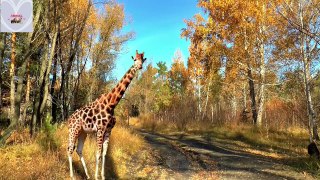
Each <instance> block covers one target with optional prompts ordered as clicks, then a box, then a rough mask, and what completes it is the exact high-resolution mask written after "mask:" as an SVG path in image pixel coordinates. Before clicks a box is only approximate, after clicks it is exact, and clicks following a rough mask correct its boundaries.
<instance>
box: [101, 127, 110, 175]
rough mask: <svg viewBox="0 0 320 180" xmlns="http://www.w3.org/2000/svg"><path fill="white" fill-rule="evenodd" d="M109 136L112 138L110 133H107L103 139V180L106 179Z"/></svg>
mask: <svg viewBox="0 0 320 180" xmlns="http://www.w3.org/2000/svg"><path fill="white" fill-rule="evenodd" d="M109 136H110V132H107V133H105V135H104V139H103V152H102V166H101V178H102V179H105V163H106V155H107V150H108V144H109Z"/></svg>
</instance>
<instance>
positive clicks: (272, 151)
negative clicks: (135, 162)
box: [131, 118, 320, 178]
mask: <svg viewBox="0 0 320 180" xmlns="http://www.w3.org/2000/svg"><path fill="white" fill-rule="evenodd" d="M131 122H132V125H135V126H136V127H138V128H144V129H147V130H149V131H156V132H160V133H177V132H179V133H181V130H179V129H178V128H177V126H178V125H176V124H174V123H165V122H159V121H157V120H153V119H148V118H142V119H132V120H131ZM183 133H186V134H194V135H200V136H202V137H203V138H205V139H206V140H208V141H212V140H214V141H221V142H222V143H223V142H227V143H228V144H230V145H232V148H234V149H238V150H241V151H247V152H250V153H253V154H258V155H262V156H266V157H270V158H274V159H278V160H279V161H283V162H284V163H285V164H287V165H289V166H291V167H293V168H295V169H296V170H297V171H301V172H304V171H306V172H309V173H312V174H314V175H315V176H317V177H319V178H320V162H319V161H317V160H315V159H312V158H310V157H309V155H308V153H307V146H308V144H309V140H308V137H309V135H308V132H307V130H306V129H302V128H300V127H288V128H286V129H281V130H273V129H266V128H261V129H258V128H256V127H254V126H252V125H248V124H241V123H237V124H236V123H234V124H231V125H220V126H215V125H214V124H212V123H210V122H201V121H189V122H188V123H187V125H186V129H185V130H184V131H183ZM319 148H320V147H319Z"/></svg>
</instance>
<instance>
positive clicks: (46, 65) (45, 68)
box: [36, 32, 58, 127]
mask: <svg viewBox="0 0 320 180" xmlns="http://www.w3.org/2000/svg"><path fill="white" fill-rule="evenodd" d="M57 34H58V33H57V32H55V34H54V35H53V38H52V41H51V42H52V44H51V46H50V47H51V49H49V48H48V47H49V39H47V40H46V41H47V43H46V46H47V48H46V53H45V57H44V62H43V64H42V65H41V70H40V77H42V79H40V81H41V85H40V96H39V104H38V107H37V114H36V119H37V121H36V122H37V127H41V126H42V119H41V116H42V114H43V112H44V109H45V107H46V104H47V99H48V95H49V84H50V83H49V73H50V70H51V64H52V59H53V56H54V52H55V46H56V40H57Z"/></svg>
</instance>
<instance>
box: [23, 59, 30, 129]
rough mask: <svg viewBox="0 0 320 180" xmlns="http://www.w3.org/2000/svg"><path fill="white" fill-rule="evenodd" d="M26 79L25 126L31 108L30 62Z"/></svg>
mask: <svg viewBox="0 0 320 180" xmlns="http://www.w3.org/2000/svg"><path fill="white" fill-rule="evenodd" d="M26 71H27V72H26V78H27V86H26V97H25V104H24V108H23V110H22V117H21V119H22V121H23V123H24V124H26V122H27V110H28V107H29V106H30V88H31V80H30V60H28V62H27V70H26Z"/></svg>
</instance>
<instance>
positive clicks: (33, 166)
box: [0, 125, 144, 179]
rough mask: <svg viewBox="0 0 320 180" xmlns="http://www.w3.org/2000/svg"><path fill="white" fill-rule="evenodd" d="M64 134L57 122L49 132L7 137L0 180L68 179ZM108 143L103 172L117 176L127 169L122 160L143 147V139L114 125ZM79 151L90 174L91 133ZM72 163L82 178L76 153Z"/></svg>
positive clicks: (63, 127)
mask: <svg viewBox="0 0 320 180" xmlns="http://www.w3.org/2000/svg"><path fill="white" fill-rule="evenodd" d="M49 136H52V137H49ZM67 137H68V130H67V127H66V125H60V126H59V127H58V128H57V129H56V130H55V131H53V133H52V134H50V133H49V134H48V133H45V132H43V133H41V134H39V135H38V137H36V138H35V139H32V140H31V139H30V138H29V137H28V133H27V130H25V131H22V132H19V133H15V134H14V135H13V136H12V137H11V138H10V139H9V140H8V143H7V144H8V145H7V146H6V147H4V148H1V149H0V162H2V163H1V164H0V179H68V178H69V167H68V160H67V155H66V149H67ZM109 144H110V146H109V150H108V155H107V159H108V160H107V167H106V171H107V175H108V176H109V177H116V178H121V177H123V176H125V174H126V173H127V171H128V170H127V169H126V161H127V160H130V157H131V156H132V155H135V154H137V152H139V150H140V149H141V148H142V147H143V145H144V141H143V138H141V137H139V136H138V135H137V134H135V133H134V132H133V131H131V130H130V129H128V128H126V127H123V126H121V125H117V126H116V127H115V128H114V129H113V131H112V135H111V138H110V143H109ZM83 151H84V157H85V159H86V162H87V165H88V169H89V173H90V176H91V177H93V176H94V169H95V153H96V143H95V136H94V135H90V136H89V137H88V138H87V141H86V142H85V147H84V150H83ZM73 162H74V166H75V171H76V173H75V174H76V177H77V179H83V177H85V176H84V175H85V174H84V171H83V168H82V165H81V163H80V160H79V158H78V156H77V154H76V153H74V154H73Z"/></svg>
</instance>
